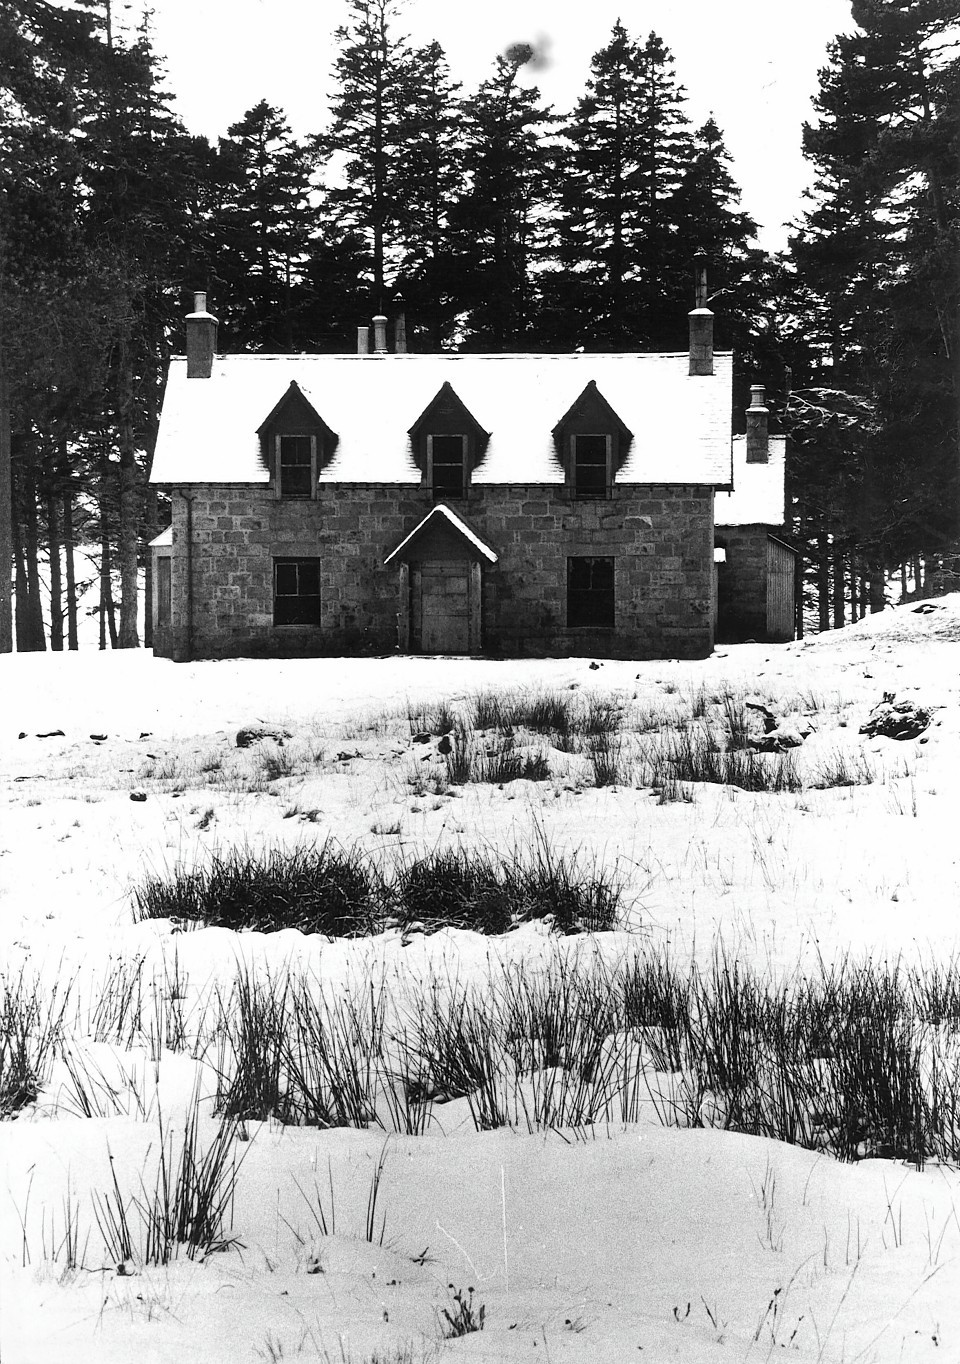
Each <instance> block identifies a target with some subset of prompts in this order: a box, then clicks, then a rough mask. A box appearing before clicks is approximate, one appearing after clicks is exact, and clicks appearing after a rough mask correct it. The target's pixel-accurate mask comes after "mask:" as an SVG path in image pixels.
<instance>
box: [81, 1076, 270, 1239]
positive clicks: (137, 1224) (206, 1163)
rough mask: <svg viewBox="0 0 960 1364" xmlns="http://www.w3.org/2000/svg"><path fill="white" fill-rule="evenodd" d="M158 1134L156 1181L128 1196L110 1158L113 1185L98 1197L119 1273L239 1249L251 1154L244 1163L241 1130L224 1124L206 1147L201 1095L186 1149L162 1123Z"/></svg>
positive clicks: (142, 1183)
mask: <svg viewBox="0 0 960 1364" xmlns="http://www.w3.org/2000/svg"><path fill="white" fill-rule="evenodd" d="M159 1129H160V1130H159V1142H158V1147H157V1150H158V1156H157V1166H156V1170H155V1172H154V1177H153V1180H152V1181H151V1182H149V1183H148V1181H147V1180H146V1179H145V1178H144V1176H143V1174H141V1176H140V1180H139V1189H138V1190H137V1191H136V1192H127V1193H125V1192H124V1190H123V1189H122V1187H121V1182H120V1177H119V1175H118V1173H117V1168H116V1163H115V1161H114V1158H113V1155H112V1153H111V1154H110V1172H111V1184H110V1186H109V1187H108V1188H107V1189H105V1190H101V1191H99V1192H95V1193H94V1195H93V1206H94V1214H95V1216H96V1220H97V1225H98V1227H99V1228H100V1233H101V1235H102V1237H103V1240H104V1244H105V1246H106V1250H107V1254H108V1255H109V1257H110V1259H111V1260H112V1261H113V1262H114V1263H115V1264H117V1265H120V1264H123V1263H125V1262H127V1261H133V1262H134V1263H136V1264H139V1265H165V1264H169V1263H170V1261H171V1260H173V1259H175V1258H176V1257H177V1256H178V1255H179V1254H180V1252H181V1251H183V1252H185V1253H186V1255H187V1258H188V1259H191V1260H195V1259H203V1258H204V1257H205V1256H207V1255H209V1254H211V1253H212V1252H214V1251H220V1250H227V1249H229V1248H230V1247H231V1246H236V1245H239V1244H240V1242H239V1241H238V1239H237V1238H236V1237H235V1236H233V1235H232V1225H233V1201H234V1192H235V1189H236V1183H237V1176H238V1173H239V1169H240V1165H241V1164H242V1162H243V1159H244V1156H245V1154H246V1152H244V1155H241V1156H240V1158H239V1159H238V1158H237V1153H236V1150H237V1135H238V1124H237V1122H236V1121H235V1120H234V1119H230V1118H227V1119H224V1120H223V1121H222V1122H221V1123H220V1124H219V1126H218V1128H217V1131H216V1132H215V1134H214V1137H213V1140H212V1141H211V1142H210V1143H209V1144H208V1145H207V1146H205V1147H204V1146H203V1145H202V1144H201V1140H200V1117H199V1099H198V1096H197V1095H196V1094H194V1097H193V1100H192V1102H191V1103H190V1105H189V1106H188V1108H187V1112H186V1116H185V1119H184V1127H183V1134H182V1138H181V1139H180V1140H179V1142H178V1141H177V1140H175V1133H174V1129H173V1128H172V1127H170V1126H169V1125H168V1124H166V1123H165V1121H164V1119H163V1117H162V1115H161V1116H160V1118H159ZM247 1149H249V1148H247Z"/></svg>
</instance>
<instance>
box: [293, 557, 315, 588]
mask: <svg viewBox="0 0 960 1364" xmlns="http://www.w3.org/2000/svg"><path fill="white" fill-rule="evenodd" d="M297 568H298V572H299V576H300V592H299V594H300V596H301V597H319V595H320V560H319V559H301V560H300V562H299V564H298V565H297Z"/></svg>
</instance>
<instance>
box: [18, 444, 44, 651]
mask: <svg viewBox="0 0 960 1364" xmlns="http://www.w3.org/2000/svg"><path fill="white" fill-rule="evenodd" d="M15 467H16V473H17V481H16V486H15V488H14V497H13V518H14V545H15V549H16V554H17V611H16V624H17V652H18V653H40V652H42V651H43V650H45V649H46V647H47V642H46V639H45V638H44V634H43V606H42V604H41V600H40V567H39V564H38V562H37V539H38V536H37V498H36V451H35V449H34V446H33V443H32V442H31V441H26V440H24V441H22V442H18V445H17V461H16V466H15Z"/></svg>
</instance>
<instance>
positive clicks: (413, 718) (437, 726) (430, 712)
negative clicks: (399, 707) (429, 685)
mask: <svg viewBox="0 0 960 1364" xmlns="http://www.w3.org/2000/svg"><path fill="white" fill-rule="evenodd" d="M407 722H408V724H409V725H410V733H411V735H413V734H435V735H439V734H450V733H451V732H452V731H453V728H454V726H455V725H456V723H457V714H456V712H455V711H454V709H453V707H452V706H451V704H450V702H449V701H438V702H437V703H436V704H434V705H427V706H416V707H415V706H410V705H408V706H407Z"/></svg>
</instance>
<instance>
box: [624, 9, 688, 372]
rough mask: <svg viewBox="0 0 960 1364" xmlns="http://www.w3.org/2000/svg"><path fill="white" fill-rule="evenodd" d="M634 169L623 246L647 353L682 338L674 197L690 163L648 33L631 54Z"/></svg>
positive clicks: (675, 89) (660, 50) (673, 81)
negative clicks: (635, 94)
mask: <svg viewBox="0 0 960 1364" xmlns="http://www.w3.org/2000/svg"><path fill="white" fill-rule="evenodd" d="M637 60H638V66H639V73H640V80H639V102H640V108H639V116H638V123H639V164H638V168H637V181H638V184H637V191H638V193H637V216H636V222H635V228H634V234H633V239H632V242H631V246H632V248H633V253H634V260H635V262H636V270H637V277H638V286H639V293H638V306H639V307H640V309H641V310H642V313H643V315H644V317H645V319H646V321H645V323H644V341H645V343H646V345H648V346H649V347H650V348H651V349H653V350H671V349H676V348H677V345H678V340H679V341H680V342H682V341H683V340H685V327H686V323H685V321H680V319H681V318H684V319H685V316H686V312H687V311H688V310H689V306H690V284H689V281H690V277H691V275H690V264H691V255H692V253H691V252H690V249H689V245H690V244H689V243H687V242H681V241H678V236H677V231H676V221H677V213H678V205H677V198H678V195H679V192H680V188H681V186H682V184H683V181H684V176H685V174H686V171H687V168H688V166H689V165H690V163H691V161H692V159H693V143H692V139H691V136H690V133H689V131H688V123H689V120H688V119H687V116H686V113H685V111H684V98H685V91H684V89H683V87H682V86H681V85H680V84H679V83H678V81H677V78H676V73H675V71H674V60H673V56H672V54H671V52H670V50H669V48H667V47H666V45H665V44H664V43H663V41H662V39H660V38H659V37H658V36H657V34H656V33H651V34H650V35H649V37H648V38H647V41H646V42H645V43H644V45H643V47H642V48H639V49H638V53H637Z"/></svg>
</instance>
